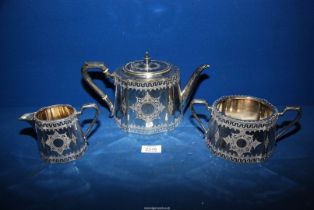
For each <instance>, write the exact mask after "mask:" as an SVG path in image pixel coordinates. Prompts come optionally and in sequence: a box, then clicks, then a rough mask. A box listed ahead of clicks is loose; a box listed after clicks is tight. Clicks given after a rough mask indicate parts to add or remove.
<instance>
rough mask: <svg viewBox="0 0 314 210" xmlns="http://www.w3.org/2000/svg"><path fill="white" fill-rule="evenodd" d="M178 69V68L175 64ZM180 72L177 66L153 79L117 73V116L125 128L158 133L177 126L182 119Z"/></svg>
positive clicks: (115, 114) (143, 132)
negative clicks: (130, 76)
mask: <svg viewBox="0 0 314 210" xmlns="http://www.w3.org/2000/svg"><path fill="white" fill-rule="evenodd" d="M175 68H176V67H175ZM179 83H180V74H179V70H178V69H176V70H174V71H172V72H169V73H168V74H167V75H162V76H159V77H153V78H140V79H138V78H134V79H133V78H132V79H131V78H129V77H126V76H125V75H124V73H123V70H122V69H120V70H117V71H116V72H115V73H114V84H115V100H114V111H113V117H114V119H115V121H116V123H117V124H118V125H119V127H120V128H122V129H123V130H124V131H128V132H132V133H140V134H154V133H160V132H164V131H169V130H172V129H174V128H175V127H176V126H177V125H178V124H179V123H180V122H181V120H182V116H183V110H182V109H183V108H182V105H181V94H180V92H181V90H180V85H179Z"/></svg>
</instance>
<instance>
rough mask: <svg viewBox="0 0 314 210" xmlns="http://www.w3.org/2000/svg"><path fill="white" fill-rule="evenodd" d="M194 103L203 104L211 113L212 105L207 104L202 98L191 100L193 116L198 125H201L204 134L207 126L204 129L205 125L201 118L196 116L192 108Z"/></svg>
mask: <svg viewBox="0 0 314 210" xmlns="http://www.w3.org/2000/svg"><path fill="white" fill-rule="evenodd" d="M194 104H203V105H205V106H206V109H207V110H208V111H209V112H210V113H211V111H212V107H211V106H209V105H208V103H207V101H205V100H202V99H193V100H192V101H191V105H190V109H191V112H192V115H193V117H194V118H195V119H196V120H197V122H198V123H199V124H200V126H201V127H202V129H203V131H204V134H205V135H206V134H207V132H208V128H207V129H206V127H205V125H204V124H203V123H202V121H201V119H200V118H199V117H198V116H197V113H196V111H195V109H194Z"/></svg>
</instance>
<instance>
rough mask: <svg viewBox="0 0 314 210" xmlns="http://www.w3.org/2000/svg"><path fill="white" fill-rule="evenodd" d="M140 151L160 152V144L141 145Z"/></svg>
mask: <svg viewBox="0 0 314 210" xmlns="http://www.w3.org/2000/svg"><path fill="white" fill-rule="evenodd" d="M141 152H142V153H161V145H142V149H141Z"/></svg>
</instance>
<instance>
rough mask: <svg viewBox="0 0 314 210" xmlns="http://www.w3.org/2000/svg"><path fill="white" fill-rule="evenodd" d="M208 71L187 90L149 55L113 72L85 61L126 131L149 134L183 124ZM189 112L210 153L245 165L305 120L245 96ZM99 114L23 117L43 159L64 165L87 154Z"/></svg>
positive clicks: (51, 110) (67, 109) (173, 71)
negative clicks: (99, 77) (280, 123)
mask: <svg viewBox="0 0 314 210" xmlns="http://www.w3.org/2000/svg"><path fill="white" fill-rule="evenodd" d="M208 67H209V65H207V64H204V65H201V66H199V67H198V68H197V69H196V70H195V71H194V73H193V74H192V76H191V78H190V80H189V82H188V83H187V85H186V87H185V88H183V90H181V88H180V71H179V68H178V67H176V66H175V65H172V64H170V63H168V62H165V61H159V60H151V58H150V57H149V55H148V53H146V54H145V57H144V59H143V60H138V61H132V62H129V63H127V64H125V65H124V66H122V67H120V68H118V69H117V70H116V71H114V72H112V73H110V72H109V69H108V68H107V67H106V65H105V64H103V63H101V62H86V63H85V64H84V65H83V66H82V68H81V73H82V76H83V79H84V80H85V81H86V83H87V84H88V85H89V86H90V87H91V88H92V89H93V90H94V91H95V92H96V93H97V94H98V95H99V96H100V97H101V99H102V100H103V101H104V102H105V103H106V104H107V105H108V107H109V110H110V113H111V116H113V118H114V119H115V121H116V123H117V125H118V126H119V127H120V128H121V129H122V130H124V131H126V132H130V133H138V134H146V135H150V134H156V133H161V132H166V131H170V130H173V129H175V128H176V127H177V126H178V125H179V124H180V122H181V121H182V119H183V114H184V109H185V107H186V106H187V105H188V101H189V99H190V97H191V95H192V93H193V92H194V90H195V88H196V84H197V80H198V78H199V76H200V75H201V73H202V72H203V70H205V69H206V68H208ZM92 69H99V70H101V71H102V73H103V74H104V76H105V77H107V78H110V79H112V80H113V83H114V86H115V97H114V102H112V101H111V100H110V99H109V97H108V96H107V94H105V93H104V92H103V91H102V90H101V89H100V88H99V87H97V85H96V84H95V83H94V82H93V80H92V78H91V77H90V75H89V71H90V70H92ZM196 104H203V105H205V106H206V108H207V110H208V111H209V112H210V114H211V119H210V121H209V122H208V126H205V125H204V124H203V123H202V121H201V119H200V118H199V117H198V115H197V113H196V112H195V107H194V106H195V105H196ZM87 108H92V109H94V110H95V116H94V119H93V121H92V122H91V123H90V126H89V128H88V129H87V131H86V132H85V133H83V131H82V128H81V126H80V122H79V119H78V117H79V116H80V115H81V113H82V112H83V111H84V110H85V109H87ZM190 108H191V111H192V115H193V116H194V117H195V119H196V120H197V121H198V122H199V124H200V126H201V127H202V129H203V132H204V136H205V141H206V142H207V145H208V146H209V148H210V150H211V151H212V152H213V153H214V154H215V155H217V156H220V157H222V158H224V159H227V160H231V161H235V162H241V163H257V162H262V161H264V160H266V159H267V158H269V157H270V156H271V154H272V153H273V150H274V148H275V145H276V140H277V139H278V138H280V137H281V136H283V135H285V134H286V132H287V131H288V130H289V128H290V127H291V126H293V125H294V124H295V123H297V122H298V121H299V120H300V118H301V108H300V107H286V109H284V111H283V112H278V110H277V108H276V107H275V106H273V105H272V104H270V103H269V102H267V101H266V100H264V99H259V98H255V97H251V96H241V95H239V96H224V97H221V98H220V99H218V100H216V101H215V102H214V103H213V105H211V106H209V105H208V103H207V102H206V101H205V100H199V99H194V100H192V102H191V105H190ZM287 111H295V112H297V115H296V117H295V119H294V120H293V121H291V122H290V123H289V125H287V126H286V127H284V128H282V129H281V130H277V128H276V122H277V120H278V118H279V117H280V116H282V115H283V114H285V113H286V112H287ZM98 115H99V109H98V106H97V105H96V104H87V105H83V106H82V108H81V110H80V111H79V112H78V111H76V110H75V108H74V107H72V106H71V105H53V106H48V107H44V108H41V109H39V110H38V111H37V112H33V113H27V114H24V115H22V116H21V117H20V119H21V120H26V121H28V122H30V123H31V124H32V125H33V126H34V129H35V131H36V133H37V137H38V146H39V150H40V154H41V157H42V159H43V160H44V161H46V162H48V163H64V162H68V161H72V160H75V159H77V158H79V157H81V156H82V155H83V154H84V152H85V150H86V148H87V139H86V137H87V136H88V134H89V132H90V130H91V128H92V127H93V126H94V124H95V122H96V120H97V118H98Z"/></svg>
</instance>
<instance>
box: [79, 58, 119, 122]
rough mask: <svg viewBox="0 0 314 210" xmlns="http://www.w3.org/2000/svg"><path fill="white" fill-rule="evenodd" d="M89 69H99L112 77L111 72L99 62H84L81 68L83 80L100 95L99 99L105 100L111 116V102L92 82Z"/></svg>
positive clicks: (112, 108) (112, 110)
mask: <svg viewBox="0 0 314 210" xmlns="http://www.w3.org/2000/svg"><path fill="white" fill-rule="evenodd" d="M89 69H100V70H101V71H102V72H103V73H104V74H105V76H106V77H110V78H113V74H111V73H110V72H109V69H108V68H107V67H106V66H105V64H104V63H101V62H85V64H84V65H83V66H82V68H81V73H82V76H83V78H84V80H85V81H86V82H87V84H88V85H89V86H90V87H91V88H92V89H93V90H94V91H95V92H96V93H97V94H98V95H99V96H100V97H101V99H102V100H103V101H105V102H106V104H107V105H108V107H109V110H110V113H111V116H113V114H114V106H113V103H112V102H111V101H110V99H109V98H108V95H107V94H105V93H104V92H103V91H102V90H100V89H99V87H98V86H97V85H96V84H95V83H94V82H93V80H92V78H91V77H90V75H89V74H88V70H89Z"/></svg>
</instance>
